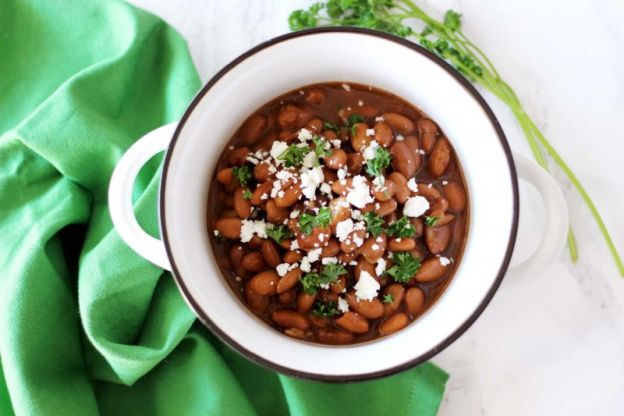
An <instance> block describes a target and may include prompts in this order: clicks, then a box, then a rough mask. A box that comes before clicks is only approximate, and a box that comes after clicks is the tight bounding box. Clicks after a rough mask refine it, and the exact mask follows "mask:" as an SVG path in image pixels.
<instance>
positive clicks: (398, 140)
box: [396, 134, 405, 142]
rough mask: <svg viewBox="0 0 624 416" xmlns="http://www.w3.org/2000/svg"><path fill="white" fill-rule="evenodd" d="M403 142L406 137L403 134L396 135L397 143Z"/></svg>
mask: <svg viewBox="0 0 624 416" xmlns="http://www.w3.org/2000/svg"><path fill="white" fill-rule="evenodd" d="M403 140H405V137H403V135H402V134H397V135H396V141H397V142H402V141H403Z"/></svg>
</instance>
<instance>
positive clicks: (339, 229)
mask: <svg viewBox="0 0 624 416" xmlns="http://www.w3.org/2000/svg"><path fill="white" fill-rule="evenodd" d="M352 231H353V220H352V219H351V218H347V219H346V220H344V221H340V222H339V223H338V224H336V237H338V240H339V241H345V240H346V239H347V237H348V236H349V234H351V232H352Z"/></svg>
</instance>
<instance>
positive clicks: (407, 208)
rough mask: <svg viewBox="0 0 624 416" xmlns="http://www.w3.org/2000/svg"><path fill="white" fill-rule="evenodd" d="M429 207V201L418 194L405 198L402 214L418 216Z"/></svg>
mask: <svg viewBox="0 0 624 416" xmlns="http://www.w3.org/2000/svg"><path fill="white" fill-rule="evenodd" d="M428 209H429V201H427V199H426V198H425V197H422V196H420V195H418V196H414V197H411V198H407V201H405V205H404V206H403V214H404V215H407V216H408V217H420V216H421V215H423V214H424V213H425V212H427V210H428Z"/></svg>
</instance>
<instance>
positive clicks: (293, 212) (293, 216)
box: [290, 209, 299, 218]
mask: <svg viewBox="0 0 624 416" xmlns="http://www.w3.org/2000/svg"><path fill="white" fill-rule="evenodd" d="M298 216H299V210H298V209H295V210H293V211H292V212H291V213H290V218H297V217H298Z"/></svg>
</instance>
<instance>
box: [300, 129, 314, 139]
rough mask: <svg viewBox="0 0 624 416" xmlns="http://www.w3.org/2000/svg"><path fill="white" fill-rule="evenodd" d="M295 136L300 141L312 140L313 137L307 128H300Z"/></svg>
mask: <svg viewBox="0 0 624 416" xmlns="http://www.w3.org/2000/svg"><path fill="white" fill-rule="evenodd" d="M297 137H298V138H299V140H301V141H302V142H305V141H306V140H312V137H314V136H313V135H312V133H311V132H310V130H308V129H301V130H299V133H298V134H297Z"/></svg>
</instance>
